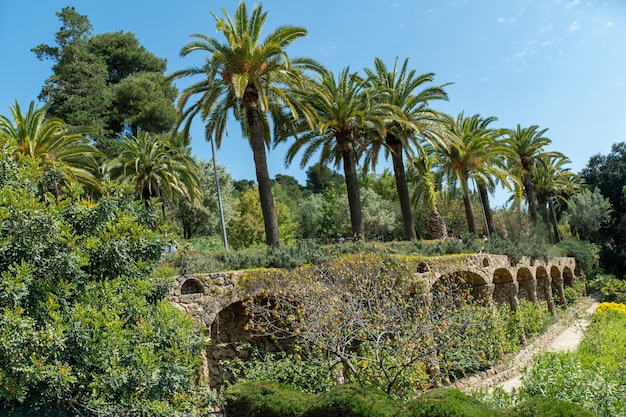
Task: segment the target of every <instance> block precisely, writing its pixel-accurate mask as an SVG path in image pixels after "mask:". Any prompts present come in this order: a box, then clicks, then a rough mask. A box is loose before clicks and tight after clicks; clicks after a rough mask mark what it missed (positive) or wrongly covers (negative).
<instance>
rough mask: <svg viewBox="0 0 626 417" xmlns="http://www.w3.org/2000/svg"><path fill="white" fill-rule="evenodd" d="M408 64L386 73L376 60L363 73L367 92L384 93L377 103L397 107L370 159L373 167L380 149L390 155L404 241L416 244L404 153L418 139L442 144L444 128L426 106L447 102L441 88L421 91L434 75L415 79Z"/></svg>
mask: <svg viewBox="0 0 626 417" xmlns="http://www.w3.org/2000/svg"><path fill="white" fill-rule="evenodd" d="M408 62H409V60H408V58H407V59H405V60H404V63H403V64H402V66H401V67H399V66H398V60H397V59H396V61H395V63H394V66H393V69H387V66H386V65H385V64H384V63H383V61H382V60H380V59H379V58H376V59H375V61H374V67H375V70H370V69H366V70H365V72H366V74H367V75H368V77H369V78H368V84H369V86H370V88H372V89H373V90H382V91H383V94H377V95H376V99H377V100H380V101H381V102H383V103H387V104H389V105H392V106H394V107H396V108H397V110H398V113H399V114H398V115H395V114H391V115H390V117H388V118H387V119H386V127H387V129H386V132H385V136H384V137H380V138H378V140H376V139H374V140H373V141H372V144H371V154H370V156H371V162H372V165H376V163H377V159H378V154H379V153H380V150H381V147H384V148H385V151H386V153H387V154H388V155H391V160H392V163H393V171H394V176H395V179H396V190H397V193H398V199H399V201H400V209H401V213H402V221H403V224H404V233H405V237H406V239H407V240H415V239H416V238H417V236H416V234H415V226H414V224H413V215H412V210H411V198H410V194H409V188H408V185H407V181H406V174H405V166H404V160H403V158H404V154H405V153H407V154H409V155H410V154H411V153H412V151H413V150H412V149H411V148H419V146H420V145H419V143H418V139H421V140H422V141H426V142H431V143H432V142H435V143H445V127H444V125H443V123H441V121H440V120H439V118H438V116H437V113H436V112H435V111H434V110H432V109H431V108H430V107H429V103H430V102H431V101H433V100H447V99H448V95H447V94H446V92H445V90H444V86H431V87H426V88H424V85H425V84H427V83H432V82H433V80H434V76H435V74H433V73H427V74H422V75H417V74H416V72H415V70H409V69H408ZM374 138H375V137H374Z"/></svg>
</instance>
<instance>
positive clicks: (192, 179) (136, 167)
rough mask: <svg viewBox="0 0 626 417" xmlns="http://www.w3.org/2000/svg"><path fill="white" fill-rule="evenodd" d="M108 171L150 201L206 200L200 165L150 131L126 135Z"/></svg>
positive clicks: (137, 194)
mask: <svg viewBox="0 0 626 417" xmlns="http://www.w3.org/2000/svg"><path fill="white" fill-rule="evenodd" d="M104 173H105V175H106V177H108V178H111V179H114V180H119V181H121V182H127V183H130V184H133V186H134V187H135V196H136V197H137V198H138V199H141V200H143V201H144V202H145V203H146V204H149V201H150V199H152V198H157V199H159V200H161V201H164V202H165V201H173V199H174V198H175V197H182V198H185V199H187V200H189V201H190V202H192V203H198V202H199V201H201V199H202V190H201V187H200V184H199V179H200V175H201V168H200V166H199V165H198V164H197V163H196V162H195V160H194V159H193V158H191V157H190V156H189V155H188V154H187V153H185V152H184V151H183V150H182V149H179V148H177V147H175V146H172V145H171V144H170V142H169V141H168V140H164V139H162V138H161V137H159V136H153V135H151V134H150V133H148V132H143V131H139V132H138V133H137V136H132V137H128V136H123V137H122V138H121V140H120V143H119V149H118V155H117V157H115V158H114V159H111V160H109V161H106V162H105V164H104Z"/></svg>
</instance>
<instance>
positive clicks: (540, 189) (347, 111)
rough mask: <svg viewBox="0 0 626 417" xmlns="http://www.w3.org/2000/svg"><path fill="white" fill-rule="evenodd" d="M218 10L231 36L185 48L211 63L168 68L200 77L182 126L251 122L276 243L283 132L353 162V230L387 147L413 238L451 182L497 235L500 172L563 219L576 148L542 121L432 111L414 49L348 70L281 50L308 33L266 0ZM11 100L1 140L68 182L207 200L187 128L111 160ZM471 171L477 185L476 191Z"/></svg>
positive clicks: (436, 90) (329, 159) (431, 94)
mask: <svg viewBox="0 0 626 417" xmlns="http://www.w3.org/2000/svg"><path fill="white" fill-rule="evenodd" d="M222 12H223V14H224V16H223V17H218V16H216V15H215V14H213V17H214V18H215V21H216V28H217V31H218V33H220V34H222V35H223V36H224V38H225V41H219V40H217V39H215V38H212V37H209V36H206V35H202V34H195V35H192V37H193V38H194V40H193V41H191V42H190V43H188V44H187V45H185V46H184V47H183V48H182V50H181V55H182V56H186V55H188V54H191V53H194V52H200V53H204V54H205V57H206V59H205V62H204V64H203V65H201V66H199V67H191V68H186V69H182V70H179V71H176V72H174V73H173V74H171V75H170V79H172V80H177V79H183V78H184V79H191V80H192V84H191V85H190V86H188V87H187V88H185V89H184V90H183V91H182V92H181V95H180V97H179V99H178V105H179V110H180V113H181V117H180V123H179V124H178V126H177V128H178V129H181V130H182V131H181V133H182V137H183V138H188V137H189V132H190V129H191V125H192V122H193V121H194V120H195V119H196V118H200V119H201V120H202V122H203V123H204V125H205V134H206V139H207V140H212V139H213V138H214V140H215V143H216V145H217V146H218V147H219V146H220V145H221V144H222V140H223V137H224V135H225V134H226V130H227V122H228V120H229V118H230V117H233V118H234V119H235V120H236V121H237V122H238V123H239V124H240V125H241V129H242V133H243V135H244V137H246V138H247V139H248V140H249V143H250V146H251V148H252V151H253V155H254V163H255V167H256V177H257V178H256V180H257V183H258V190H259V197H260V202H261V207H262V213H263V220H264V226H265V234H266V242H267V244H268V245H270V246H276V245H278V244H279V242H280V237H279V233H278V223H277V220H276V210H275V207H274V200H273V196H272V181H271V178H270V176H269V172H268V167H267V160H266V151H267V149H268V148H270V147H271V146H272V145H276V144H278V143H281V142H285V141H292V142H291V144H290V146H289V148H288V151H287V154H286V157H285V161H286V162H287V163H292V162H293V161H294V159H296V157H297V156H298V155H299V154H301V159H300V163H301V165H302V166H303V167H304V166H306V165H307V164H308V163H309V162H310V160H311V158H319V166H320V167H322V166H326V165H329V164H332V165H334V166H335V167H339V166H342V167H343V171H344V176H345V182H346V189H347V196H348V202H349V208H350V218H351V229H352V230H351V231H352V234H353V235H354V237H355V238H360V237H361V236H362V235H363V219H362V213H361V198H360V191H359V181H358V176H357V167H358V164H359V163H363V166H366V167H367V166H372V167H375V166H376V164H377V162H378V159H379V155H380V153H381V151H383V152H384V155H385V157H391V160H392V163H393V170H394V175H395V181H396V188H397V194H398V199H399V202H400V209H401V213H402V220H403V225H404V231H405V235H406V238H407V239H415V238H416V231H415V225H414V222H413V217H412V211H413V210H412V209H413V208H414V207H415V206H416V204H418V202H420V201H421V202H423V203H424V204H425V205H426V207H427V209H428V210H430V217H429V222H428V226H429V229H430V233H431V235H432V236H433V237H434V238H443V237H445V236H446V225H445V222H444V221H443V219H442V218H441V216H440V215H439V213H438V210H437V202H438V201H439V197H440V195H441V193H442V191H445V190H446V189H450V188H457V189H458V188H460V190H461V192H462V195H463V202H464V207H465V212H466V217H467V224H468V232H470V233H473V234H476V235H477V234H478V227H477V224H476V220H475V218H476V216H475V213H474V206H473V204H472V196H473V194H478V195H479V196H480V199H481V203H482V204H481V206H482V208H483V216H484V219H485V224H486V226H485V231H486V233H487V234H490V233H493V232H494V230H496V229H495V225H494V220H493V216H492V213H491V208H490V205H489V198H488V196H489V193H490V192H493V190H494V189H495V187H496V186H497V185H498V184H500V185H502V186H504V187H505V188H507V189H509V190H511V191H512V195H513V197H512V201H514V202H515V203H516V204H518V205H520V206H521V204H522V202H523V201H525V202H526V204H527V208H528V212H529V215H530V219H531V221H532V222H533V223H536V222H537V220H538V212H539V211H540V212H541V214H542V218H543V219H544V221H545V222H546V224H548V222H549V221H553V220H552V219H554V221H556V216H555V215H554V203H555V201H557V200H558V199H563V198H567V196H569V195H571V194H572V193H573V192H575V190H576V185H577V184H578V179H577V176H575V175H574V174H571V173H570V172H569V171H568V170H567V169H566V168H565V165H566V164H567V163H568V162H569V160H568V159H567V158H566V157H565V156H564V155H562V154H560V153H557V152H548V151H546V150H545V147H546V146H547V145H548V144H549V143H550V140H549V139H548V138H547V137H545V136H544V134H545V132H546V130H545V129H544V130H540V129H539V127H538V126H530V127H528V128H522V127H520V126H519V125H518V126H517V128H516V129H496V128H493V127H492V126H491V125H492V124H493V123H494V122H495V121H496V120H497V119H496V118H495V117H486V118H483V117H481V116H480V115H474V116H471V117H466V116H465V115H464V114H463V113H461V114H460V115H458V116H457V117H456V118H454V117H452V116H449V115H446V114H442V113H441V112H438V111H436V110H434V109H433V108H432V107H431V103H432V102H434V101H440V100H447V99H448V96H447V93H446V91H445V87H446V84H442V85H432V83H433V81H434V74H432V73H425V74H418V73H417V72H416V71H415V70H411V69H409V66H408V59H405V60H404V61H403V62H399V61H398V60H397V59H396V61H395V62H394V64H393V66H392V67H390V68H388V67H387V66H386V65H385V63H383V62H382V61H381V60H380V59H375V60H374V67H373V68H371V69H369V68H368V69H365V70H364V75H360V74H359V73H358V72H352V71H350V69H349V68H345V69H343V70H342V71H340V72H339V73H338V74H335V73H333V72H332V71H330V70H328V69H326V68H324V67H323V66H322V65H321V64H320V63H319V62H317V61H315V60H313V59H310V58H302V57H298V58H293V57H289V56H288V54H287V53H286V51H285V48H286V47H287V46H289V45H290V44H292V43H293V42H294V41H295V40H297V39H299V38H302V37H304V36H306V33H307V32H306V30H305V29H304V28H301V27H295V26H281V27H279V28H277V29H276V30H274V31H273V32H271V33H270V34H269V35H267V36H266V37H265V38H263V39H261V32H262V29H263V27H264V24H265V21H266V18H267V13H266V12H264V11H263V10H262V6H261V5H260V4H257V5H255V6H254V8H253V9H252V10H251V12H250V13H248V9H247V6H246V4H245V3H243V2H242V3H240V4H239V6H238V8H237V10H236V12H235V15H234V18H233V17H231V16H230V15H229V14H228V13H227V12H226V11H225V10H224V9H222ZM11 111H12V113H13V121H11V120H10V119H8V118H6V117H4V116H2V117H1V118H0V137H1V138H2V143H5V146H4V149H5V150H8V151H9V152H11V153H13V154H14V155H18V154H22V155H30V156H32V157H36V158H39V159H40V160H41V161H42V163H43V164H45V165H48V166H50V167H57V168H59V169H60V170H61V171H62V173H63V176H64V178H65V180H66V181H70V182H80V183H83V184H85V185H87V186H88V187H90V188H91V189H93V190H95V191H96V192H97V191H98V190H99V184H100V181H101V180H102V179H113V180H119V181H123V182H129V183H131V184H133V186H134V187H135V193H136V196H137V198H139V199H142V200H144V201H146V202H149V201H150V200H151V199H152V198H157V199H162V200H169V201H171V200H173V199H175V198H179V197H180V198H185V199H187V200H189V201H196V202H197V201H199V200H201V198H202V195H201V190H200V187H199V177H200V168H199V166H198V164H197V163H196V162H195V161H194V160H193V158H191V156H190V155H189V150H188V149H187V148H186V147H185V146H180V144H178V143H177V140H176V138H177V137H181V136H177V135H175V134H172V135H168V136H165V137H159V136H155V135H151V134H150V133H149V132H137V134H136V135H134V136H131V137H127V136H124V137H122V138H121V139H120V141H119V147H118V149H117V152H116V154H115V155H114V157H112V158H108V159H107V158H105V157H104V155H103V154H102V153H101V152H99V151H98V150H97V149H95V148H93V147H92V146H91V145H90V142H89V140H88V139H87V138H88V133H89V132H86V131H82V132H81V131H77V130H72V129H71V128H69V127H68V126H67V125H66V124H65V123H63V121H62V120H59V119H47V118H46V108H45V107H44V108H40V109H36V108H35V107H34V105H33V104H32V103H31V106H30V108H29V110H28V111H27V113H26V114H22V112H21V109H20V108H19V105H18V104H17V103H16V104H15V106H14V107H12V108H11ZM183 142H184V140H183ZM405 169H406V171H405ZM472 182H473V185H474V186H475V188H476V189H477V190H478V192H477V193H472V192H471V189H472ZM555 227H556V226H555ZM556 230H557V229H555V231H556Z"/></svg>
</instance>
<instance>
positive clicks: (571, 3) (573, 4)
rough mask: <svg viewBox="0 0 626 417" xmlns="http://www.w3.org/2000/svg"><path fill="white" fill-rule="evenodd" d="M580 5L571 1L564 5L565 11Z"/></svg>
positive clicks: (576, 0) (575, 0)
mask: <svg viewBox="0 0 626 417" xmlns="http://www.w3.org/2000/svg"><path fill="white" fill-rule="evenodd" d="M579 4H580V0H572V1H570V2H569V3H565V10H569V9H571V8H572V7H576V6H578V5H579Z"/></svg>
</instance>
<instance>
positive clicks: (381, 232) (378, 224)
mask: <svg viewBox="0 0 626 417" xmlns="http://www.w3.org/2000/svg"><path fill="white" fill-rule="evenodd" d="M396 204H397V203H396V202H395V201H389V200H385V199H384V198H382V197H381V196H380V195H379V194H378V193H377V192H376V191H374V190H373V189H371V188H363V189H362V193H361V207H363V231H364V235H365V238H366V239H368V240H379V241H383V242H384V241H390V240H393V239H394V238H398V237H401V236H402V232H401V231H402V227H401V224H402V219H401V216H400V215H399V214H398V210H397V205H396Z"/></svg>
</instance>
